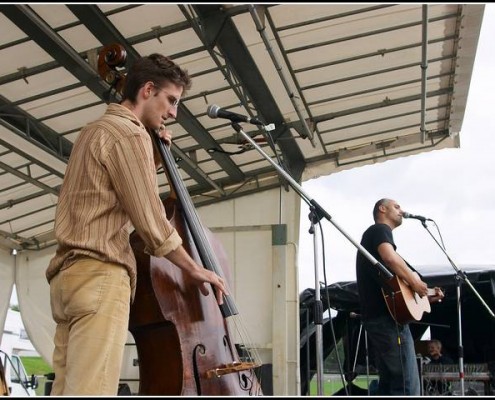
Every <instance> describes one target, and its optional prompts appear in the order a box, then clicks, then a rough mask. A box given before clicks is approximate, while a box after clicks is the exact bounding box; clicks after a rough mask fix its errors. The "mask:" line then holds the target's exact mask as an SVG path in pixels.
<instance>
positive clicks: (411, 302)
mask: <svg viewBox="0 0 495 400" xmlns="http://www.w3.org/2000/svg"><path fill="white" fill-rule="evenodd" d="M388 283H389V285H390V287H391V288H392V293H393V296H392V293H388V292H387V291H385V290H384V289H382V293H383V297H384V298H385V303H386V304H387V308H388V311H389V312H390V315H391V316H392V318H393V319H394V320H395V321H396V322H398V323H399V324H402V325H404V324H408V323H409V322H414V321H419V320H421V318H422V317H423V313H425V312H427V313H429V312H431V306H430V301H429V300H428V296H424V297H420V296H419V295H418V294H417V293H416V292H414V291H413V290H412V289H411V288H410V287H409V285H408V284H407V283H405V282H404V281H403V280H402V279H401V278H399V277H398V276H394V277H392V278H391V279H390V280H389V281H388Z"/></svg>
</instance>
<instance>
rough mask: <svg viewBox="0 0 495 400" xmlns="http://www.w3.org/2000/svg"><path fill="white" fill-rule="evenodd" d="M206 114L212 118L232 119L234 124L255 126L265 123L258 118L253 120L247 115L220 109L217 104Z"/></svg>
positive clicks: (209, 107)
mask: <svg viewBox="0 0 495 400" xmlns="http://www.w3.org/2000/svg"><path fill="white" fill-rule="evenodd" d="M206 113H207V114H208V116H209V117H210V118H225V119H230V120H231V121H232V122H248V123H250V124H253V125H263V122H261V121H260V120H258V119H256V118H251V117H247V116H245V115H241V114H236V113H234V112H232V111H227V110H224V109H222V108H220V107H218V106H217V105H216V104H212V105H210V106H208V109H207V110H206Z"/></svg>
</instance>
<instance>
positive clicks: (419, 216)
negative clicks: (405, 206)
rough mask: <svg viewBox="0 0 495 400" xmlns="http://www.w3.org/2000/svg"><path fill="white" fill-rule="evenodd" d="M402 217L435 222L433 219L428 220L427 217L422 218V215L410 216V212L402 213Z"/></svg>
mask: <svg viewBox="0 0 495 400" xmlns="http://www.w3.org/2000/svg"><path fill="white" fill-rule="evenodd" d="M402 216H403V217H404V218H413V219H419V220H420V221H422V222H425V221H433V220H432V219H430V218H426V217H422V216H421V215H414V214H409V213H408V212H405V211H404V212H403V213H402Z"/></svg>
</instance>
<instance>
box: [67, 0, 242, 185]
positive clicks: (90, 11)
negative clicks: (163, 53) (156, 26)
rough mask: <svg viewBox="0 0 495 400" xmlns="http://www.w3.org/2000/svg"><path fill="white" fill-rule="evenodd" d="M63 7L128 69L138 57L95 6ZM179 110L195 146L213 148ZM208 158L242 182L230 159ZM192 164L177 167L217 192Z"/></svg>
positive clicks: (206, 135)
mask: <svg viewBox="0 0 495 400" xmlns="http://www.w3.org/2000/svg"><path fill="white" fill-rule="evenodd" d="M67 7H69V9H70V10H71V11H72V12H73V13H74V15H76V17H77V18H78V19H79V20H80V21H81V22H82V23H83V24H84V25H85V26H86V27H87V28H88V29H89V30H90V31H91V32H92V33H93V35H95V37H96V38H97V39H98V40H100V42H101V43H105V44H110V43H120V44H121V45H122V46H124V48H125V49H126V52H127V56H128V58H127V65H132V63H133V62H134V61H135V60H136V59H138V58H139V57H140V55H139V53H138V52H137V51H136V50H134V48H133V47H132V46H131V45H130V44H129V42H128V41H127V40H126V39H125V38H124V37H123V36H122V35H121V34H120V32H119V31H118V30H117V29H116V28H115V27H114V25H113V24H112V23H111V22H110V21H109V20H108V18H107V17H106V16H105V14H104V13H103V12H102V11H101V10H100V9H99V7H97V6H95V5H68V6H67ZM181 26H182V29H185V25H184V24H182V25H181ZM153 37H154V36H153ZM179 110H180V111H179V112H178V113H177V118H176V121H177V122H178V123H179V124H180V125H181V126H182V127H183V128H184V129H185V130H186V131H187V132H188V133H189V134H190V135H192V136H193V137H194V139H195V140H197V141H198V142H199V143H204V147H205V148H209V147H215V146H216V144H215V140H214V139H213V137H212V136H211V135H210V133H209V132H208V131H207V130H206V129H205V128H204V127H203V126H202V125H201V124H199V123H198V122H197V120H196V118H195V117H194V115H192V114H191V112H190V111H189V110H188V109H187V108H186V107H185V106H184V104H180V105H179ZM208 146H209V147H208ZM176 155H177V154H176ZM212 157H213V159H214V160H215V161H216V162H217V163H218V164H219V165H220V166H221V167H222V168H223V169H224V170H225V171H226V172H227V174H228V175H229V176H230V177H231V179H232V180H234V181H241V180H243V179H244V174H243V173H242V171H241V170H240V169H239V168H238V167H237V165H236V164H235V163H234V162H233V161H232V159H230V157H227V156H226V155H225V154H214V155H213V156H212ZM178 158H179V159H182V160H183V159H184V155H183V154H180V155H178ZM192 164H194V162H193V161H192V160H189V161H188V162H184V163H180V164H179V165H180V166H181V168H183V169H184V171H186V172H187V173H188V175H189V176H191V177H192V178H193V179H195V180H196V181H197V182H198V183H201V184H202V185H204V186H213V187H214V188H215V189H217V190H218V189H219V187H218V186H217V185H212V181H211V180H210V179H205V174H204V173H198V170H199V166H198V165H197V164H196V166H192Z"/></svg>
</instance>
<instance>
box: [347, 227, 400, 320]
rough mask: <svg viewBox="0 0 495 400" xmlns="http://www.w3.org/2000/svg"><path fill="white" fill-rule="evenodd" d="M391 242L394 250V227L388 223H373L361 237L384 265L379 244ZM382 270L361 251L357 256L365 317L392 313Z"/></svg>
mask: <svg viewBox="0 0 495 400" xmlns="http://www.w3.org/2000/svg"><path fill="white" fill-rule="evenodd" d="M382 243H390V244H391V245H392V246H393V248H394V250H395V249H396V248H397V246H396V245H395V243H394V237H393V235H392V228H390V226H388V225H386V224H374V225H371V226H370V227H369V228H368V229H367V230H366V231H365V232H364V233H363V237H362V239H361V246H363V247H364V248H365V249H366V250H368V252H369V253H370V254H371V255H372V256H373V257H375V258H376V259H377V260H378V261H379V262H380V263H381V264H382V265H383V266H384V267H386V266H385V265H384V263H383V260H382V259H381V258H380V255H379V254H378V246H379V245H380V244H382ZM380 275H381V274H380V270H379V269H378V267H376V266H374V265H373V264H372V263H371V262H370V261H369V260H368V259H367V258H366V257H365V256H364V255H363V254H361V252H360V251H358V253H357V256H356V280H357V285H358V291H359V303H360V311H361V314H362V316H363V318H364V319H370V318H376V317H380V316H382V315H384V314H386V315H390V314H389V311H388V308H387V305H386V303H385V299H384V298H383V293H382V290H381V289H382V287H383V286H382V282H383V280H382V278H381V276H380Z"/></svg>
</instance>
